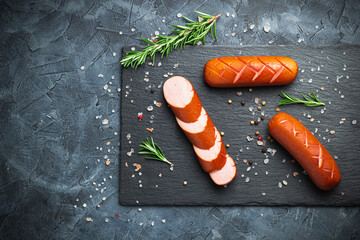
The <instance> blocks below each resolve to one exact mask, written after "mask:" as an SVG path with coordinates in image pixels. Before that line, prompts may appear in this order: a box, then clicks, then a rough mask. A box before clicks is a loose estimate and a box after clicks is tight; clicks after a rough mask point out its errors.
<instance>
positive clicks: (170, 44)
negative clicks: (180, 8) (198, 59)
mask: <svg viewBox="0 0 360 240" xmlns="http://www.w3.org/2000/svg"><path fill="white" fill-rule="evenodd" d="M195 12H196V13H197V14H199V17H201V18H202V19H203V20H202V21H200V22H196V21H193V20H191V19H189V18H187V17H185V16H183V18H184V19H185V20H186V21H187V22H188V23H186V26H181V25H171V26H173V27H176V28H178V29H176V30H173V31H172V32H173V33H175V34H176V35H169V36H162V35H158V36H156V37H155V38H154V41H150V40H148V39H145V38H141V40H142V41H144V42H145V43H147V44H149V45H148V46H146V47H144V48H143V49H142V50H141V51H126V53H127V54H128V55H126V56H124V57H123V58H122V59H121V61H120V63H121V64H122V65H123V66H124V67H132V68H137V67H138V66H140V65H142V64H144V63H145V60H146V57H148V56H149V57H150V58H151V60H152V62H153V63H154V62H155V55H156V53H160V54H161V55H160V56H161V59H162V58H163V57H164V56H165V57H167V56H168V55H169V53H170V52H171V51H172V50H174V49H175V50H176V49H178V48H185V45H186V44H191V45H195V44H197V43H198V42H199V41H202V43H203V44H204V45H205V37H206V35H208V34H209V33H210V34H211V36H213V37H214V38H215V41H217V37H216V20H217V19H218V18H219V17H220V16H221V14H219V15H216V16H211V15H209V14H206V13H202V12H199V11H195Z"/></svg>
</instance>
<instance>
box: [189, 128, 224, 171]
mask: <svg viewBox="0 0 360 240" xmlns="http://www.w3.org/2000/svg"><path fill="white" fill-rule="evenodd" d="M214 130H215V136H216V139H215V143H214V145H213V146H212V147H211V148H209V149H201V148H198V147H196V146H194V151H195V153H196V156H197V157H198V159H199V162H200V165H201V167H202V168H203V169H204V171H205V172H212V171H215V170H219V169H221V168H222V167H223V166H224V165H225V162H226V150H225V146H224V143H223V141H222V139H221V135H220V133H219V131H218V130H217V129H216V128H215V127H214Z"/></svg>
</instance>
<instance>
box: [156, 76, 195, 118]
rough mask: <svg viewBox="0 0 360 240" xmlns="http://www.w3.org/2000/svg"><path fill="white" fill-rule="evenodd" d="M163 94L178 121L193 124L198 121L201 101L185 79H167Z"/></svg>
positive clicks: (175, 77) (179, 77)
mask: <svg viewBox="0 0 360 240" xmlns="http://www.w3.org/2000/svg"><path fill="white" fill-rule="evenodd" d="M180 89H181V91H180ZM163 92H164V97H165V99H166V101H167V103H168V104H169V105H170V107H171V109H172V110H173V112H174V114H175V115H176V117H177V118H178V119H180V120H181V121H183V122H195V121H196V120H197V119H198V117H199V116H200V114H201V109H202V106H201V101H200V98H199V96H198V95H197V93H196V92H195V90H194V87H193V86H192V84H191V83H190V82H189V81H188V80H187V79H186V78H184V77H181V76H174V77H171V78H169V79H168V80H166V82H165V83H164V86H163Z"/></svg>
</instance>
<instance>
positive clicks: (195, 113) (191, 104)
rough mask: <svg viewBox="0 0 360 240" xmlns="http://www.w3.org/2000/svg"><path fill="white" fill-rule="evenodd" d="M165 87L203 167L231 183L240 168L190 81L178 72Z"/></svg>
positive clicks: (217, 178)
mask: <svg viewBox="0 0 360 240" xmlns="http://www.w3.org/2000/svg"><path fill="white" fill-rule="evenodd" d="M163 91H164V97H165V100H166V101H167V102H168V104H169V105H170V107H171V109H172V110H173V112H174V114H175V117H176V120H177V122H178V124H179V125H180V127H181V128H182V129H183V131H184V132H185V134H186V135H187V137H188V138H189V140H190V141H191V142H192V143H193V147H194V151H195V153H196V154H197V156H198V159H199V161H200V164H201V166H202V168H203V169H204V170H205V171H207V172H209V174H210V177H211V178H212V179H213V181H214V182H215V183H216V184H218V185H226V184H228V183H230V182H231V181H232V180H233V179H234V178H235V176H236V172H237V170H236V166H235V163H234V160H233V159H232V158H231V157H229V156H228V155H227V154H226V151H225V148H224V144H223V142H222V140H221V136H220V134H219V131H218V130H217V129H216V128H215V126H214V123H213V122H212V121H211V119H210V117H209V116H208V114H207V113H206V111H205V109H204V108H203V107H202V106H201V101H200V99H199V97H198V95H197V94H196V92H195V90H194V88H193V86H192V85H191V83H190V82H189V81H188V80H186V79H185V78H183V77H179V76H175V77H172V78H169V79H168V80H167V81H166V82H165V83H164V87H163ZM199 105H200V108H199V109H198V106H199ZM224 155H225V156H224Z"/></svg>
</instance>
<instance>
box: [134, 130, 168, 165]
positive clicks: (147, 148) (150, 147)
mask: <svg viewBox="0 0 360 240" xmlns="http://www.w3.org/2000/svg"><path fill="white" fill-rule="evenodd" d="M150 139H151V142H150V141H149V139H148V138H146V140H147V141H146V142H142V144H140V145H139V146H140V147H141V149H140V152H139V154H149V155H153V156H151V157H145V158H147V159H153V160H158V161H162V162H166V163H167V164H170V165H171V166H174V164H172V163H171V162H170V161H168V160H167V159H166V158H165V155H164V153H163V151H162V150H161V148H160V147H159V146H158V145H157V144H156V143H154V139H153V138H152V137H151V138H150Z"/></svg>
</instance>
